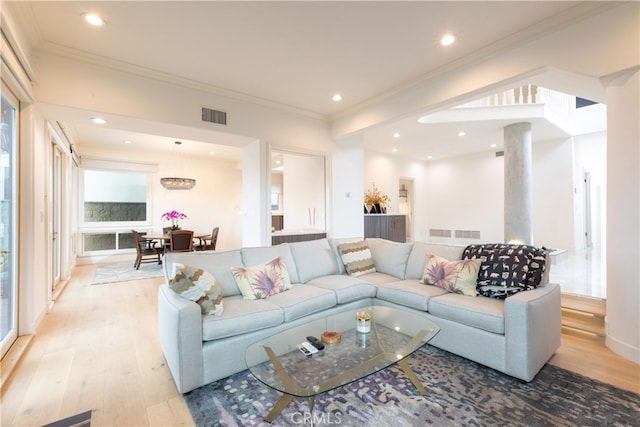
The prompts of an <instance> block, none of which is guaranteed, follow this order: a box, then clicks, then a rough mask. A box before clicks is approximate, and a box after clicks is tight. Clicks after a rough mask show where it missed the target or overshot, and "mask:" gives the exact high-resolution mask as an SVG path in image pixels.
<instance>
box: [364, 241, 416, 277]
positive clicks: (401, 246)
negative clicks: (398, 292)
mask: <svg viewBox="0 0 640 427" xmlns="http://www.w3.org/2000/svg"><path fill="white" fill-rule="evenodd" d="M366 242H367V244H368V245H369V250H370V251H371V255H372V256H373V262H374V263H375V265H376V271H377V272H379V273H386V274H390V275H392V276H394V277H396V278H398V279H404V278H405V277H404V276H405V272H406V269H407V260H408V259H409V253H411V248H412V247H413V243H398V242H392V241H389V240H384V239H378V238H371V237H369V238H367V239H366Z"/></svg>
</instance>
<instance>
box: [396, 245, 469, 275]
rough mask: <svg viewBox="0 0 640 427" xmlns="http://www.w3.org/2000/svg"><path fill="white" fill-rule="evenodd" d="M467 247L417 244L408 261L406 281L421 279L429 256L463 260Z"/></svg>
mask: <svg viewBox="0 0 640 427" xmlns="http://www.w3.org/2000/svg"><path fill="white" fill-rule="evenodd" d="M466 246H467V245H454V244H446V243H442V244H441V243H423V242H415V243H414V244H413V248H412V249H411V254H409V260H408V261H407V270H406V273H405V279H414V280H415V279H421V278H422V273H424V265H425V263H426V259H427V255H428V254H434V255H438V256H440V257H442V258H445V259H446V260H448V261H457V260H459V259H461V258H462V252H463V251H464V248H465V247H466Z"/></svg>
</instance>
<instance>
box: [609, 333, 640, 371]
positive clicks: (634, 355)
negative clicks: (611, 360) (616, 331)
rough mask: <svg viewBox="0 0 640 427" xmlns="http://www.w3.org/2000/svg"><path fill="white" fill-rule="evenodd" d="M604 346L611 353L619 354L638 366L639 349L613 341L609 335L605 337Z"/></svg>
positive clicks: (639, 361)
mask: <svg viewBox="0 0 640 427" xmlns="http://www.w3.org/2000/svg"><path fill="white" fill-rule="evenodd" d="M605 345H606V346H607V347H609V349H610V350H611V351H613V352H614V353H617V354H619V355H620V356H622V357H624V358H625V359H629V360H631V361H632V362H634V363H638V364H640V349H639V348H634V347H632V346H630V345H629V344H626V343H624V342H622V341H620V340H617V339H615V338H614V337H612V336H611V335H608V334H607V336H606V337H605Z"/></svg>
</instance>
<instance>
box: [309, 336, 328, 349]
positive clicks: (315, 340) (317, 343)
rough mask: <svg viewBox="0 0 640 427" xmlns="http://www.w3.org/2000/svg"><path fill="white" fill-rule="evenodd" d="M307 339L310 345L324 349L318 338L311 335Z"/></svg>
mask: <svg viewBox="0 0 640 427" xmlns="http://www.w3.org/2000/svg"><path fill="white" fill-rule="evenodd" d="M307 341H309V343H311V345H312V346H314V347H315V348H317V349H318V350H324V343H323V342H322V341H320V340H319V339H318V338H316V337H313V336H308V337H307Z"/></svg>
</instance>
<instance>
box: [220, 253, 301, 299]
mask: <svg viewBox="0 0 640 427" xmlns="http://www.w3.org/2000/svg"><path fill="white" fill-rule="evenodd" d="M231 272H232V273H233V277H235V279H236V283H237V284H238V288H239V289H240V292H241V293H242V296H243V298H244V299H247V300H255V299H263V298H267V297H270V296H272V295H276V294H279V293H280V292H284V291H287V290H289V289H291V288H292V287H293V285H291V278H290V277H289V271H288V270H287V264H286V263H285V261H284V258H283V257H281V256H279V257H277V258H274V259H272V260H271V261H269V262H265V263H264V264H258V265H255V266H252V267H232V268H231Z"/></svg>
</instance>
